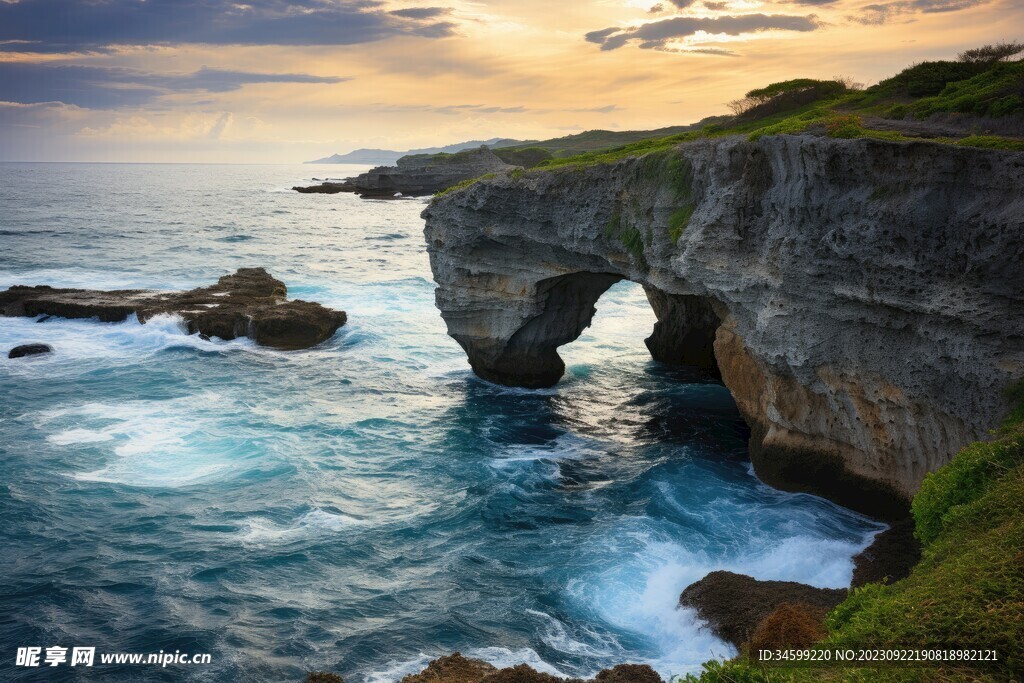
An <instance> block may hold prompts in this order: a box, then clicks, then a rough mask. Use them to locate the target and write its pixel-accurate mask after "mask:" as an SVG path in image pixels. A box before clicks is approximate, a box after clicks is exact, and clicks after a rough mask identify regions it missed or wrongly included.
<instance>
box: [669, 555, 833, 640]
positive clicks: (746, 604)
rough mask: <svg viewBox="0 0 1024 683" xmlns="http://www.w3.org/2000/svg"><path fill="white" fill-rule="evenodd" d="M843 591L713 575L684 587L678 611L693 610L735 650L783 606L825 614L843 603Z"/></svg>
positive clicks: (794, 583) (716, 572) (742, 576)
mask: <svg viewBox="0 0 1024 683" xmlns="http://www.w3.org/2000/svg"><path fill="white" fill-rule="evenodd" d="M846 594H847V591H846V589H844V588H815V587H814V586H808V585H807V584H803V583H796V582H793V581H758V580H757V579H755V578H753V577H751V576H746V575H745V574H734V573H733V572H727V571H715V572H711V573H710V574H708V575H707V576H705V577H704V578H703V579H701V580H700V581H697V582H696V583H693V584H691V585H689V586H687V588H686V590H684V591H683V593H682V595H680V596H679V605H680V606H681V607H692V608H694V609H695V610H697V616H698V617H700V618H701V619H703V620H704V621H706V622H707V623H708V626H710V627H711V631H712V632H713V633H714V634H715V635H716V636H718V637H719V638H721V639H722V640H726V641H728V642H730V643H732V644H733V645H735V646H736V647H737V648H742V647H743V645H744V644H745V643H746V642H747V641H748V640H750V638H751V636H752V635H753V634H754V632H755V630H756V629H757V627H758V626H759V625H760V624H761V623H762V622H763V621H764V620H765V618H766V617H768V616H769V615H770V614H772V612H774V611H775V610H776V609H777V608H778V607H780V606H781V605H783V604H787V603H789V604H800V605H805V606H809V607H811V608H818V609H822V610H824V611H828V610H831V609H832V608H833V607H835V606H836V605H838V604H839V603H840V602H842V601H843V600H845V599H846Z"/></svg>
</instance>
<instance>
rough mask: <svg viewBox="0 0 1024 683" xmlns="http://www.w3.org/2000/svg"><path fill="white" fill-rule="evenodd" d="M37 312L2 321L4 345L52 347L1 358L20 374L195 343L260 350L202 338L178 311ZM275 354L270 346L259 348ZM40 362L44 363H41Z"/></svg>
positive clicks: (87, 367)
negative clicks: (110, 317) (142, 315)
mask: <svg viewBox="0 0 1024 683" xmlns="http://www.w3.org/2000/svg"><path fill="white" fill-rule="evenodd" d="M36 320H37V319H35V318H5V319H4V324H3V325H2V326H0V349H6V348H10V347H13V346H17V345H19V344H27V343H42V344H48V345H50V346H51V347H53V353H48V354H45V355H41V356H36V357H33V358H32V359H31V360H33V361H36V362H32V363H25V362H24V359H13V360H8V359H7V358H6V357H3V358H0V368H2V369H3V371H5V372H10V373H12V374H16V375H18V376H32V375H38V374H39V373H40V372H41V371H42V368H43V367H45V372H46V373H47V374H48V375H51V376H54V375H56V376H76V375H79V374H82V373H85V372H90V371H92V370H95V369H96V368H97V367H98V365H97V364H103V365H107V364H114V365H124V364H125V362H126V361H133V360H134V361H139V360H142V359H145V358H146V357H149V356H152V355H153V354H155V353H159V352H161V351H164V350H166V349H169V348H194V349H199V350H204V351H216V350H228V349H246V350H248V351H256V350H257V347H255V345H254V344H253V343H252V341H251V340H249V339H246V338H243V339H234V340H231V341H223V340H220V339H213V340H204V339H202V338H200V337H199V335H197V334H192V335H190V334H188V332H187V331H186V329H185V325H184V322H183V321H182V319H181V317H180V316H177V315H171V314H161V315H157V316H154V317H152V318H150V319H149V320H148V321H146V323H145V324H140V323H139V321H138V319H137V318H136V316H135V315H134V314H133V315H131V316H129V318H128V319H127V320H125V321H123V322H118V323H102V322H99V321H97V320H95V319H77V320H67V319H63V318H53V319H50V320H47V321H46V322H43V323H37V322H36ZM259 352H261V353H270V354H273V353H275V352H273V351H272V350H264V349H259ZM40 363H42V364H43V365H40Z"/></svg>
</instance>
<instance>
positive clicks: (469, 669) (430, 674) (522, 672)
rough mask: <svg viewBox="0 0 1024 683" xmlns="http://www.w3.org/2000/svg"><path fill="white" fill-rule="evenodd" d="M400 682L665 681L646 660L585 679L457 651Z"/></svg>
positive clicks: (574, 682) (583, 682) (628, 682)
mask: <svg viewBox="0 0 1024 683" xmlns="http://www.w3.org/2000/svg"><path fill="white" fill-rule="evenodd" d="M401 683H662V680H661V677H660V676H659V675H658V674H657V673H656V672H655V671H654V669H652V668H651V667H649V666H647V665H646V664H620V665H618V666H616V667H614V668H611V669H605V670H603V671H601V672H599V673H598V674H597V675H596V676H595V677H594V678H593V679H590V680H586V681H585V680H582V679H579V678H560V677H558V676H552V675H551V674H546V673H543V672H540V671H537V670H535V669H533V668H531V667H530V666H527V665H526V664H519V665H516V666H511V667H507V668H504V669H499V668H497V667H495V666H492V665H491V664H488V663H487V662H485V661H482V660H480V659H469V658H468V657H463V656H462V654H461V653H458V652H456V653H455V654H452V655H449V656H447V657H440V658H438V659H435V660H434V661H432V662H430V664H428V665H427V668H426V669H424V670H423V671H421V672H420V673H418V674H412V675H409V676H406V677H405V678H403V679H402V681H401Z"/></svg>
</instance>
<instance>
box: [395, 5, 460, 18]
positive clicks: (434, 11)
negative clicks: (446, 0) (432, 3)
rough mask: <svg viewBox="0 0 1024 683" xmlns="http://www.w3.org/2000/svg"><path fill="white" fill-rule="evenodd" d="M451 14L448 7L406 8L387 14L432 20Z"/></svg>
mask: <svg viewBox="0 0 1024 683" xmlns="http://www.w3.org/2000/svg"><path fill="white" fill-rule="evenodd" d="M451 13H452V10H451V8H450V7H407V8H405V9H396V10H392V11H391V12H389V14H393V15H395V16H396V17H406V18H407V19H433V18H435V17H440V16H443V15H445V14H451Z"/></svg>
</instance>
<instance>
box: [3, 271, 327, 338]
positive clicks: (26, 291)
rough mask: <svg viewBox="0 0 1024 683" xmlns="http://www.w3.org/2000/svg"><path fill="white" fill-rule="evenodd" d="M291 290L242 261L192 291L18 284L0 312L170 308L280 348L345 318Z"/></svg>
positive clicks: (86, 314) (113, 316)
mask: <svg viewBox="0 0 1024 683" xmlns="http://www.w3.org/2000/svg"><path fill="white" fill-rule="evenodd" d="M287 295H288V288H287V287H285V284H284V283H283V282H281V281H280V280H277V279H275V278H274V277H272V276H271V275H270V273H268V272H267V271H266V270H264V269H263V268H240V269H239V270H238V271H237V272H235V273H234V274H232V275H225V276H224V277H222V278H220V279H219V280H218V281H217V283H216V284H214V285H211V286H209V287H200V288H198V289H193V290H189V291H187V292H161V291H153V290H145V289H126V290H114V291H99V290H89V289H54V288H53V287H48V286H45V285H43V286H37V287H24V286H14V287H11V288H10V289H8V290H7V291H5V292H0V314H2V315H4V316H37V315H51V316H59V317H62V318H96V319H98V320H100V321H101V322H120V321H123V320H125V319H127V318H128V316H130V315H132V314H135V315H136V316H138V319H139V322H142V323H144V322H146V321H147V320H149V319H151V318H153V317H154V316H156V315H160V314H163V313H169V314H175V315H179V316H181V318H182V319H183V320H184V322H185V325H186V326H187V328H188V331H189V333H190V334H195V333H199V334H200V335H206V336H207V337H220V338H221V339H235V338H236V337H249V338H251V339H252V340H253V341H255V342H256V343H257V344H261V345H264V346H272V347H274V348H278V349H304V348H308V347H310V346H314V345H316V344H319V343H320V342H322V341H325V340H327V339H329V338H330V337H331V336H332V335H333V334H334V333H335V332H336V331H337V330H338V328H339V327H341V326H342V325H344V324H345V322H346V319H347V318H346V315H345V312H344V311H335V310H332V309H330V308H326V307H324V306H322V305H320V304H318V303H314V302H311V301H302V300H301V299H293V300H291V301H288V300H287Z"/></svg>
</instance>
